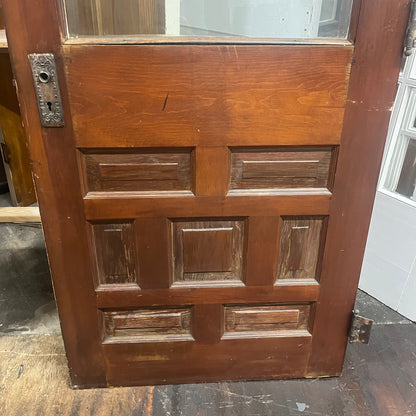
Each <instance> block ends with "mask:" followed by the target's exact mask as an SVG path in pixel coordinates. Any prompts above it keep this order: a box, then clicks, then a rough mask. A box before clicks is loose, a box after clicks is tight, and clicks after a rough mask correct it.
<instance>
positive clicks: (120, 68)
mask: <svg viewBox="0 0 416 416" xmlns="http://www.w3.org/2000/svg"><path fill="white" fill-rule="evenodd" d="M63 53H64V56H65V58H64V59H65V72H66V76H67V80H68V83H69V94H70V96H69V99H70V102H71V112H72V115H73V122H74V134H75V140H76V143H77V146H79V147H85V148H86V147H95V148H97V147H123V146H126V147H130V146H144V147H149V146H150V147H157V146H163V147H166V146H175V145H177V144H178V143H181V145H182V146H195V145H202V146H210V147H218V146H224V145H229V146H254V145H262V146H271V145H273V146H277V145H292V146H293V145H308V144H309V145H315V146H316V145H326V146H327V145H331V144H338V143H339V137H340V132H341V127H342V120H343V114H344V106H345V99H346V92H347V85H348V79H349V71H350V61H351V55H352V47H345V46H279V47H275V46H262V47H253V46H244V45H223V46H211V45H189V46H187V47H184V46H181V45H159V46H152V45H124V46H123V45H114V46H111V45H107V46H85V45H84V46H64V47H63ZM109 56H111V59H108V57H109ZM305 63H307V64H305ZM97 74H100V76H99V77H97ZM115 88H116V90H117V94H115V95H113V92H114V91H115ZM97 91H100V93H99V94H97ZM110 97H111V98H110Z"/></svg>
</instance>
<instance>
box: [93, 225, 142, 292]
mask: <svg viewBox="0 0 416 416" xmlns="http://www.w3.org/2000/svg"><path fill="white" fill-rule="evenodd" d="M92 234H93V245H94V250H95V256H94V257H95V260H96V266H97V274H98V283H99V284H136V283H137V278H138V270H137V269H138V267H137V258H136V248H135V236H134V229H133V224H132V223H118V224H92Z"/></svg>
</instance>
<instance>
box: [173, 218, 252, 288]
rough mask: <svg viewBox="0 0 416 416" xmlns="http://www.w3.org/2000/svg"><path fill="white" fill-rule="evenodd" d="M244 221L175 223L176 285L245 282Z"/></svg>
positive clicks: (219, 220) (174, 256)
mask: <svg viewBox="0 0 416 416" xmlns="http://www.w3.org/2000/svg"><path fill="white" fill-rule="evenodd" d="M244 228H245V221H244V220H238V219H235V220H234V219H229V220H227V219H218V220H214V219H213V220H210V221H198V220H193V221H190V220H188V221H173V223H172V237H173V259H174V282H175V284H177V283H179V282H192V283H195V282H196V281H203V282H205V283H208V282H210V281H223V280H239V281H242V280H244V275H243V272H244V268H243V265H244V260H245V259H244V253H245V245H246V241H245V240H246V238H245V235H246V234H245V232H244Z"/></svg>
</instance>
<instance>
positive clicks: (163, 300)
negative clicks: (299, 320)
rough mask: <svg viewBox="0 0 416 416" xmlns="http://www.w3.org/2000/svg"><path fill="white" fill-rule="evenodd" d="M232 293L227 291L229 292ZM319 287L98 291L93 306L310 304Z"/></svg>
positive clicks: (284, 285)
mask: <svg viewBox="0 0 416 416" xmlns="http://www.w3.org/2000/svg"><path fill="white" fill-rule="evenodd" d="M230 288H231V289H232V290H229V289H230ZM319 290H320V288H319V284H318V283H317V282H315V281H311V282H304V281H297V282H296V283H290V284H289V283H288V282H287V281H283V282H278V283H277V284H276V285H274V286H271V287H270V286H250V287H248V286H244V285H242V284H238V282H237V283H235V282H230V284H228V285H227V284H226V283H223V284H221V285H219V286H217V287H216V286H215V285H213V284H212V283H209V284H208V285H203V284H202V283H201V284H199V283H198V285H197V286H192V285H189V286H187V287H184V286H176V287H175V288H174V290H173V289H149V290H140V289H137V288H134V287H122V286H120V287H114V288H109V287H98V288H97V306H98V307H99V308H101V309H108V308H110V309H115V308H117V307H118V308H134V307H135V306H140V307H141V306H148V305H160V306H166V305H171V306H175V305H195V304H201V305H208V304H237V303H239V304H244V303H250V304H251V303H255V302H262V303H273V302H281V303H287V302H295V303H302V302H314V301H316V300H317V299H318V295H319Z"/></svg>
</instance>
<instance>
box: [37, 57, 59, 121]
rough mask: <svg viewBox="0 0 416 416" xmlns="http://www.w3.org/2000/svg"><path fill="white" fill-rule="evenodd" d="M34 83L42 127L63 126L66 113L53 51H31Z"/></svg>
mask: <svg viewBox="0 0 416 416" xmlns="http://www.w3.org/2000/svg"><path fill="white" fill-rule="evenodd" d="M29 62H30V66H31V68H32V74H33V83H34V85H35V91H36V98H37V101H38V109H39V116H40V124H41V125H42V127H63V126H64V125H65V123H64V113H63V109H62V100H61V92H60V90H59V83H58V73H57V71H56V64H55V57H54V56H53V54H52V53H31V54H29Z"/></svg>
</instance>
